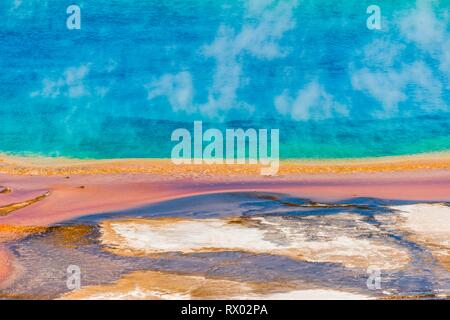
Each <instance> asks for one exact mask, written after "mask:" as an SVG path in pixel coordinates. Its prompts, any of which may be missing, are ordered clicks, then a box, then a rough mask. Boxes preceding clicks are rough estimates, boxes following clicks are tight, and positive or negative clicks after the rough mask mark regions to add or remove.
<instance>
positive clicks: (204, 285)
mask: <svg viewBox="0 0 450 320" xmlns="http://www.w3.org/2000/svg"><path fill="white" fill-rule="evenodd" d="M306 288H307V289H306ZM302 290H311V287H306V286H305V285H301V284H295V283H279V282H239V281H233V280H226V279H220V278H210V277H203V276H195V275H183V274H176V273H167V272H159V271H136V272H132V273H130V274H127V275H125V276H123V277H122V278H121V279H120V280H118V281H116V282H115V283H112V284H107V285H99V286H87V287H83V288H81V289H79V290H77V291H74V292H70V293H67V294H64V295H63V296H62V297H61V299H69V300H71V299H156V300H160V299H230V298H231V299H233V298H234V299H267V298H273V297H276V295H277V294H285V295H284V296H283V298H284V299H289V298H290V299H295V298H296V295H295V294H298V293H301V292H304V291H302ZM323 292H324V293H325V295H326V292H327V290H323ZM328 292H329V293H331V292H333V293H335V294H336V293H338V294H341V295H342V297H343V298H345V297H347V298H350V299H351V298H361V299H364V298H365V299H367V298H370V297H369V296H365V295H360V294H357V293H349V292H345V291H337V290H336V291H333V290H329V291H328ZM324 298H326V297H325V296H324Z"/></svg>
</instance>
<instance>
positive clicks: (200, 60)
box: [0, 0, 450, 158]
mask: <svg viewBox="0 0 450 320" xmlns="http://www.w3.org/2000/svg"><path fill="white" fill-rule="evenodd" d="M72 3H73V2H72V1H70V2H68V1H62V0H54V1H37V0H36V1H35V0H29V1H18V0H3V1H1V2H0V21H1V22H0V25H1V27H0V152H8V153H14V154H40V155H50V156H70V157H81V158H84V157H91V158H119V157H169V156H170V151H171V148H172V146H173V143H172V142H171V141H170V135H171V132H172V130H174V129H175V128H179V127H186V128H188V129H191V128H192V121H193V120H203V121H204V123H205V126H209V127H217V128H220V129H224V128H226V127H231V128H236V127H244V128H279V129H280V139H281V150H280V155H281V157H283V158H291V157H295V158H337V157H368V156H383V155H399V154H413V153H421V152H430V151H442V150H449V149H450V127H449V120H450V113H449V108H450V90H449V89H450V84H449V83H450V81H449V80H450V56H449V52H450V36H449V35H450V27H449V25H450V24H449V12H448V10H449V7H450V1H449V0H441V1H434V2H433V1H417V2H415V1H406V0H404V1H374V0H370V1H362V0H345V1H332V0H303V1H287V0H285V1H269V0H259V1H256V0H255V1H236V0H233V1H224V0H217V1H216V0H215V1H206V0H171V1H161V0H148V1H142V0H141V1H136V0H132V1H125V0H124V1H119V0H112V1H106V0H95V1H94V0H89V1H81V0H80V1H75V2H74V3H76V4H78V5H79V6H80V8H81V29H80V30H68V29H67V27H66V18H67V17H68V15H67V14H66V9H67V7H68V6H69V5H70V4H72ZM375 3H376V4H378V5H379V6H380V8H381V13H382V24H381V26H382V29H381V30H369V29H368V28H367V27H366V20H367V18H368V17H369V15H368V14H367V13H366V9H367V7H368V6H369V5H371V4H375Z"/></svg>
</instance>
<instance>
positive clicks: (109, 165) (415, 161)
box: [0, 152, 450, 176]
mask: <svg viewBox="0 0 450 320" xmlns="http://www.w3.org/2000/svg"><path fill="white" fill-rule="evenodd" d="M1 159H2V160H3V161H1V162H0V173H9V174H16V175H27V174H32V175H73V174H113V173H151V174H166V173H171V174H174V175H192V174H200V175H227V176H229V175H259V174H260V171H261V168H262V166H260V165H248V164H247V165H246V164H244V165H237V164H235V165H226V164H223V165H222V164H214V165H175V164H173V163H172V162H171V161H170V159H112V160H79V159H67V158H44V157H10V156H6V155H3V156H1ZM420 169H421V170H430V169H435V170H437V169H440V170H444V169H445V170H446V169H450V153H448V152H442V153H430V154H421V155H409V156H394V157H379V158H363V159H324V160H302V159H299V160H289V159H286V160H282V161H281V163H280V169H279V172H278V174H279V175H284V174H317V173H319V174H326V173H328V174H329V173H361V172H389V171H408V170H420Z"/></svg>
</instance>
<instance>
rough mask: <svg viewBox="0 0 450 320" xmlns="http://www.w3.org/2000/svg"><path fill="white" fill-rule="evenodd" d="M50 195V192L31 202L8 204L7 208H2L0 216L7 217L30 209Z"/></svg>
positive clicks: (0, 208)
mask: <svg viewBox="0 0 450 320" xmlns="http://www.w3.org/2000/svg"><path fill="white" fill-rule="evenodd" d="M49 195H50V192H48V191H47V192H46V193H44V194H42V195H40V196H38V197H36V198H33V199H30V200H26V201H23V202H19V203H11V204H8V205H6V206H2V207H0V216H6V215H8V214H10V213H11V212H13V211H16V210H19V209H22V208H25V207H28V206H30V205H32V204H34V203H36V202H39V201H41V200H44V199H45V198H46V197H48V196H49Z"/></svg>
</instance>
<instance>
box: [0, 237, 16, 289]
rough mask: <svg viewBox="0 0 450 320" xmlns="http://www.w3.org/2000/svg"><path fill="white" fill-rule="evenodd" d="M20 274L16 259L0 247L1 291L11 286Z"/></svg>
mask: <svg viewBox="0 0 450 320" xmlns="http://www.w3.org/2000/svg"><path fill="white" fill-rule="evenodd" d="M19 272H20V267H19V265H18V263H17V261H16V259H15V257H14V256H13V255H12V254H10V252H9V251H8V250H6V249H5V248H4V247H3V246H1V245H0V290H1V289H3V288H5V287H7V286H9V285H10V284H11V283H12V282H13V281H14V280H15V278H16V277H17V275H18V274H19Z"/></svg>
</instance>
